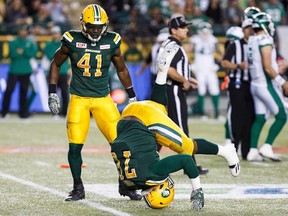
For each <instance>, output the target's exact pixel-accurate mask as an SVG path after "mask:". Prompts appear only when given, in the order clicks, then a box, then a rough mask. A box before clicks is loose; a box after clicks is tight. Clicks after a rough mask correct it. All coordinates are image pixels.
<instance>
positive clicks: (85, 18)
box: [80, 4, 109, 46]
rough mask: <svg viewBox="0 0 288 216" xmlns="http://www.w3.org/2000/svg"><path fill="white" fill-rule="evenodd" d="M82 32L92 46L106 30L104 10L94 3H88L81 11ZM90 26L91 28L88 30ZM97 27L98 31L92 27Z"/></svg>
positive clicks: (106, 19)
mask: <svg viewBox="0 0 288 216" xmlns="http://www.w3.org/2000/svg"><path fill="white" fill-rule="evenodd" d="M80 23H81V27H82V33H83V34H84V35H85V36H86V37H87V38H88V39H89V40H90V41H91V42H92V46H93V45H94V46H95V45H96V42H97V41H99V40H100V39H101V37H102V36H104V35H105V34H106V32H107V30H108V25H109V21H108V16H107V14H106V12H105V10H104V9H103V8H102V7H100V6H99V5H96V4H91V5H88V6H87V7H86V8H85V9H84V10H83V12H82V13H81V17H80ZM89 28H91V30H88V29H89ZM96 28H98V30H99V31H97V32H96V31H93V30H92V29H96Z"/></svg>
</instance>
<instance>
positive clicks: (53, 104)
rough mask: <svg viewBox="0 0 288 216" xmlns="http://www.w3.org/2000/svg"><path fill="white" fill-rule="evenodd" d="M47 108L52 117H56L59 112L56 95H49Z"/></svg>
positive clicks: (58, 102) (58, 101)
mask: <svg viewBox="0 0 288 216" xmlns="http://www.w3.org/2000/svg"><path fill="white" fill-rule="evenodd" d="M48 106H49V109H50V110H51V112H52V113H53V114H54V115H57V114H58V113H59V112H60V100H59V97H58V95H57V94H56V93H50V94H49V97H48Z"/></svg>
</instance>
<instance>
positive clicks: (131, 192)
mask: <svg viewBox="0 0 288 216" xmlns="http://www.w3.org/2000/svg"><path fill="white" fill-rule="evenodd" d="M119 194H120V195H121V196H128V197H129V198H130V199H131V200H141V199H142V195H141V194H140V193H139V192H138V191H136V190H127V189H124V188H123V187H120V186H119Z"/></svg>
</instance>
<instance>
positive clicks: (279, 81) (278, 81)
mask: <svg viewBox="0 0 288 216" xmlns="http://www.w3.org/2000/svg"><path fill="white" fill-rule="evenodd" d="M274 81H275V82H276V83H277V84H278V85H280V86H282V85H283V84H284V83H285V82H286V81H285V79H284V78H282V77H281V76H280V75H279V74H278V75H277V76H276V77H275V78H274Z"/></svg>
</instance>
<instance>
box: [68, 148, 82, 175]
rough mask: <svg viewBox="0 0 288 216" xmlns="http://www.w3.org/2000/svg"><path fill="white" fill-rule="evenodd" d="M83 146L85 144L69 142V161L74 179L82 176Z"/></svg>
mask: <svg viewBox="0 0 288 216" xmlns="http://www.w3.org/2000/svg"><path fill="white" fill-rule="evenodd" d="M82 148H83V144H73V143H69V151H68V161H69V165H70V170H71V173H72V176H73V178H74V179H79V178H80V177H81V166H82V162H83V161H82V156H81V150H82Z"/></svg>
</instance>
